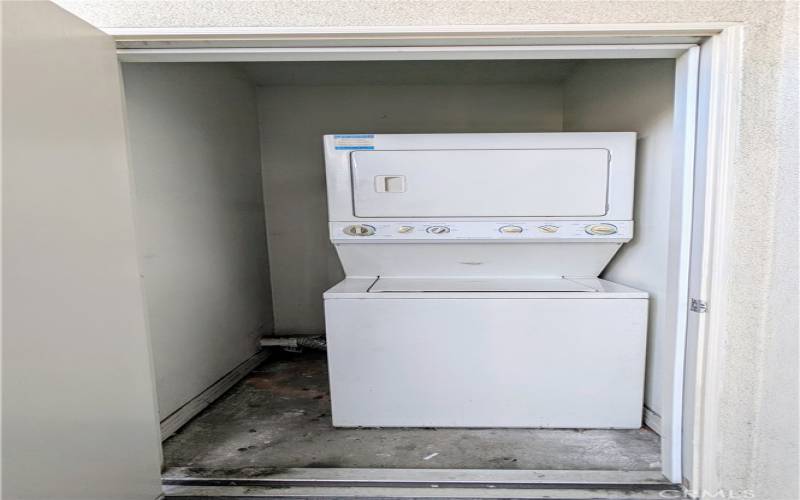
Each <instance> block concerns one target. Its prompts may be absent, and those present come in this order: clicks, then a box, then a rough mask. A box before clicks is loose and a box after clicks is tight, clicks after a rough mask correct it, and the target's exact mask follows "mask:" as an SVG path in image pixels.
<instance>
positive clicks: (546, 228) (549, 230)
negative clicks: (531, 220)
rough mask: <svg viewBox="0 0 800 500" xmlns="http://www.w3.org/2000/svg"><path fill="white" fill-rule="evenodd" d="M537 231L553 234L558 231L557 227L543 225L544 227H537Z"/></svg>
mask: <svg viewBox="0 0 800 500" xmlns="http://www.w3.org/2000/svg"><path fill="white" fill-rule="evenodd" d="M539 230H540V231H542V232H543V233H555V232H557V231H558V226H553V225H550V224H545V225H544V226H539Z"/></svg>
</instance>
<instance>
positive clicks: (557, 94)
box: [259, 83, 562, 334]
mask: <svg viewBox="0 0 800 500" xmlns="http://www.w3.org/2000/svg"><path fill="white" fill-rule="evenodd" d="M259 116H260V120H261V148H262V161H263V178H264V193H265V197H266V211H267V228H268V236H269V237H268V240H269V256H270V268H271V269H272V290H273V299H274V307H275V331H276V332H277V333H280V334H288V333H319V332H322V331H323V329H324V318H323V311H322V292H323V291H324V290H325V289H327V288H329V287H330V286H332V285H333V284H335V283H336V282H338V281H339V280H341V279H342V277H343V274H342V270H341V266H340V264H339V260H338V258H337V257H336V253H335V251H334V249H333V247H332V246H331V245H330V243H329V241H328V229H327V220H328V217H327V206H326V203H327V201H326V196H325V168H324V162H323V158H322V136H323V135H324V134H331V133H355V132H367V133H429V132H431V133H434V132H551V131H560V130H561V123H562V99H561V86H560V85H558V84H557V83H546V84H545V83H540V84H526V85H513V84H504V85H452V84H451V85H401V86H392V85H362V86H358V85H348V86H273V87H259Z"/></svg>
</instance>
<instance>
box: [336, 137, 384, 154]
mask: <svg viewBox="0 0 800 500" xmlns="http://www.w3.org/2000/svg"><path fill="white" fill-rule="evenodd" d="M374 141H375V134H343V135H334V136H333V146H334V149H350V150H355V149H361V150H365V149H375V145H374Z"/></svg>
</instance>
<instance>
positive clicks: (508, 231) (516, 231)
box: [500, 226, 522, 234]
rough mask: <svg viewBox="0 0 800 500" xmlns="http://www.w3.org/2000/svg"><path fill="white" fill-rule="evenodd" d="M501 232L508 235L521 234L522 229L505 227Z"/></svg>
mask: <svg viewBox="0 0 800 500" xmlns="http://www.w3.org/2000/svg"><path fill="white" fill-rule="evenodd" d="M500 232H501V233H506V234H519V233H521V232H522V228H521V227H519V226H503V227H501V228H500Z"/></svg>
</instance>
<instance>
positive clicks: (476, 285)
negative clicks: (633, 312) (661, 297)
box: [369, 277, 597, 293]
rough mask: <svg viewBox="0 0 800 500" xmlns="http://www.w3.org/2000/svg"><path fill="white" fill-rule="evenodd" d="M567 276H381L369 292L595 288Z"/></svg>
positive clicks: (512, 290)
mask: <svg viewBox="0 0 800 500" xmlns="http://www.w3.org/2000/svg"><path fill="white" fill-rule="evenodd" d="M596 291H597V290H596V289H595V288H592V287H591V286H589V285H586V284H581V283H577V282H575V281H571V280H569V279H567V278H553V279H539V278H534V279H530V278H395V277H386V278H384V277H381V278H378V279H377V280H376V281H375V283H373V284H372V287H370V289H369V292H371V293H372V292H379V293H380V292H596Z"/></svg>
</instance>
